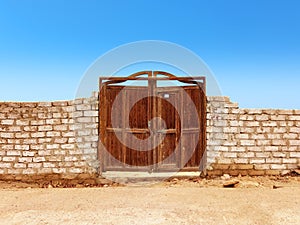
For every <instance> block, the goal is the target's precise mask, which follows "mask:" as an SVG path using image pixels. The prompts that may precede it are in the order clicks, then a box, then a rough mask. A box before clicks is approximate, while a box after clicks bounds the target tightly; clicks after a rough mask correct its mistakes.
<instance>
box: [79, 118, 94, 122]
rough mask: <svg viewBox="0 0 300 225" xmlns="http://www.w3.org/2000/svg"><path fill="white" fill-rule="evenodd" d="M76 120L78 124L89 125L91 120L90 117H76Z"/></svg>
mask: <svg viewBox="0 0 300 225" xmlns="http://www.w3.org/2000/svg"><path fill="white" fill-rule="evenodd" d="M76 120H77V122H78V123H91V122H92V118H90V117H78V118H77V119H76Z"/></svg>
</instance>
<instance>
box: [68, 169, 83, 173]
mask: <svg viewBox="0 0 300 225" xmlns="http://www.w3.org/2000/svg"><path fill="white" fill-rule="evenodd" d="M68 170H69V172H70V173H82V172H83V170H82V169H81V168H69V169H68Z"/></svg>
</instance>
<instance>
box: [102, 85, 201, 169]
mask: <svg viewBox="0 0 300 225" xmlns="http://www.w3.org/2000/svg"><path fill="white" fill-rule="evenodd" d="M186 96H187V98H189V100H190V101H187V100H186ZM205 121H206V108H205V94H204V92H203V91H201V89H199V87H198V86H196V85H188V86H174V87H171V86H167V87H156V85H153V86H151V85H149V86H125V85H123V86H122V85H115V84H113V85H106V84H104V85H103V86H102V88H101V91H100V137H99V138H100V140H101V143H100V144H99V146H100V147H99V157H100V161H101V169H102V171H107V170H127V171H130V170H135V171H137V170H142V171H149V170H151V171H166V170H167V171H172V170H178V169H182V168H186V169H193V170H194V169H199V164H200V160H201V158H202V157H203V153H204V151H205V147H206V135H205Z"/></svg>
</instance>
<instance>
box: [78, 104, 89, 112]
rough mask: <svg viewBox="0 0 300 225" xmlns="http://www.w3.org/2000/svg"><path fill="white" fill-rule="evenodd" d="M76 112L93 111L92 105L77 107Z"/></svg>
mask: <svg viewBox="0 0 300 225" xmlns="http://www.w3.org/2000/svg"><path fill="white" fill-rule="evenodd" d="M76 110H78V111H86V110H91V105H77V106H76Z"/></svg>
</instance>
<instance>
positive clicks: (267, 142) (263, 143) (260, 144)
mask: <svg viewBox="0 0 300 225" xmlns="http://www.w3.org/2000/svg"><path fill="white" fill-rule="evenodd" d="M256 144H257V145H258V146H266V145H271V140H256Z"/></svg>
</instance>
